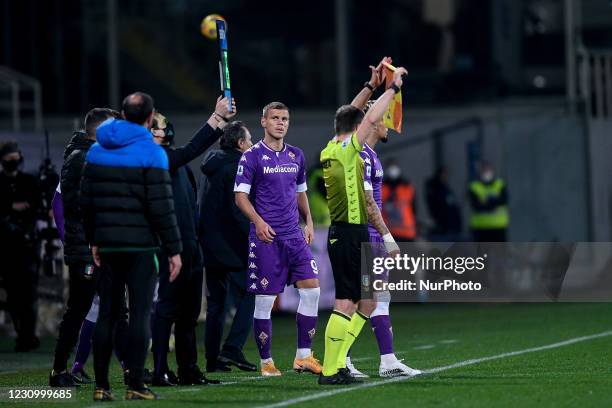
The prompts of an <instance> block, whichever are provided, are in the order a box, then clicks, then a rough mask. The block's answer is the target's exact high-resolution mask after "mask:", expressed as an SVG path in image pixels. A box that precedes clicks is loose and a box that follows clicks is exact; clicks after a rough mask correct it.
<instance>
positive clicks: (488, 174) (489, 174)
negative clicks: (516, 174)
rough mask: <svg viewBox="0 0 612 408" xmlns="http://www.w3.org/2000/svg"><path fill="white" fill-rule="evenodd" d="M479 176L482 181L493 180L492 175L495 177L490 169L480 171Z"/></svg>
mask: <svg viewBox="0 0 612 408" xmlns="http://www.w3.org/2000/svg"><path fill="white" fill-rule="evenodd" d="M481 177H482V181H484V182H485V183H488V182H490V181H492V180H493V177H495V175H494V174H493V172H492V171H490V170H487V171H485V172H483V173H482V176H481Z"/></svg>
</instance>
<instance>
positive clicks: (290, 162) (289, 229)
mask: <svg viewBox="0 0 612 408" xmlns="http://www.w3.org/2000/svg"><path fill="white" fill-rule="evenodd" d="M234 191H235V192H243V193H247V194H249V195H250V198H251V202H252V203H253V206H254V207H255V211H257V213H258V214H259V215H260V216H261V218H263V219H264V221H265V222H267V223H268V225H270V226H271V227H272V229H273V230H274V232H276V237H277V238H280V239H291V238H295V237H301V236H302V231H301V230H300V223H299V221H300V220H299V213H298V206H297V195H296V193H299V192H304V191H306V163H305V162H304V153H302V151H301V150H300V149H298V148H297V147H294V146H291V145H288V144H287V143H285V146H284V147H283V150H281V151H280V152H276V151H274V150H272V149H270V148H269V147H268V146H266V144H265V143H264V142H263V140H262V141H259V142H257V143H256V144H254V145H253V146H252V147H251V148H250V149H249V150H247V151H246V152H244V154H243V155H242V157H241V158H240V163H239V164H238V172H237V173H236V182H235V184H234ZM254 233H255V226H254V225H253V224H251V234H254Z"/></svg>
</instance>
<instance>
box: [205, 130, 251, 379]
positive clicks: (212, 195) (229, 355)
mask: <svg viewBox="0 0 612 408" xmlns="http://www.w3.org/2000/svg"><path fill="white" fill-rule="evenodd" d="M219 144H220V147H221V149H220V150H214V151H212V152H211V153H210V154H209V155H207V157H206V159H204V162H203V163H202V166H201V167H200V169H201V170H202V173H203V175H204V177H203V178H202V183H201V184H200V188H201V192H200V237H201V244H202V251H203V253H204V266H205V267H206V288H207V291H208V294H207V296H206V335H205V337H204V342H205V346H206V371H208V372H214V371H229V370H230V368H229V367H228V366H229V365H234V366H236V367H238V368H239V369H241V370H245V371H257V366H256V365H255V364H253V363H251V362H249V361H247V359H246V358H245V357H244V354H243V353H242V349H243V347H244V344H245V342H246V339H247V337H248V335H249V333H250V331H251V325H252V324H253V310H254V308H255V296H254V295H253V294H252V293H249V292H247V272H246V271H247V268H248V259H249V257H248V253H249V219H248V218H246V217H245V216H244V214H242V212H241V211H240V209H239V208H238V207H237V206H236V201H235V199H234V179H235V178H236V171H237V170H238V164H239V161H240V157H241V156H242V153H244V152H245V151H246V150H247V149H248V148H250V147H251V146H252V145H253V143H252V142H251V134H250V133H249V130H248V129H247V128H246V126H245V125H244V123H242V122H239V121H236V122H232V123H230V124H229V125H228V126H227V127H226V128H225V129H224V133H223V136H222V137H221V141H220V143H219ZM228 297H231V299H232V302H233V305H234V306H235V307H236V313H235V314H234V318H233V320H232V326H231V328H230V331H229V334H228V335H227V337H226V338H225V341H224V342H223V348H221V339H222V337H223V326H224V325H225V316H226V307H225V306H226V300H227V298H228Z"/></svg>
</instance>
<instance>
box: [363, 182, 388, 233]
mask: <svg viewBox="0 0 612 408" xmlns="http://www.w3.org/2000/svg"><path fill="white" fill-rule="evenodd" d="M365 197H366V205H367V209H368V220H369V221H370V224H372V226H373V227H374V228H376V231H378V233H379V234H380V235H382V236H384V235H387V234H388V233H389V229H388V228H387V225H386V224H385V220H383V217H382V214H381V213H380V208H378V205H377V204H376V201H375V200H374V194H373V193H372V190H366V191H365Z"/></svg>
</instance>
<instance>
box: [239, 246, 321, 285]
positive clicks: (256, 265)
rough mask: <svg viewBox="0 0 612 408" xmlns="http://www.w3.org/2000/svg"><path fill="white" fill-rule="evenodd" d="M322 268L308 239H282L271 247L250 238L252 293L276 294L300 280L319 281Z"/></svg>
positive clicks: (249, 273)
mask: <svg viewBox="0 0 612 408" xmlns="http://www.w3.org/2000/svg"><path fill="white" fill-rule="evenodd" d="M318 274H319V269H318V268H317V263H316V262H315V260H314V257H313V256H312V252H311V251H310V246H308V244H307V243H306V241H305V240H304V237H297V238H290V239H279V238H275V239H274V241H272V242H271V243H269V244H267V243H265V242H263V241H260V240H259V238H257V237H256V236H253V235H251V236H249V269H248V275H249V277H248V281H247V282H248V289H247V290H248V291H249V292H251V293H255V294H257V295H276V294H278V293H282V292H283V290H285V286H287V285H290V284H291V285H293V284H295V282H297V281H301V280H306V279H318V278H319V276H318Z"/></svg>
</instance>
